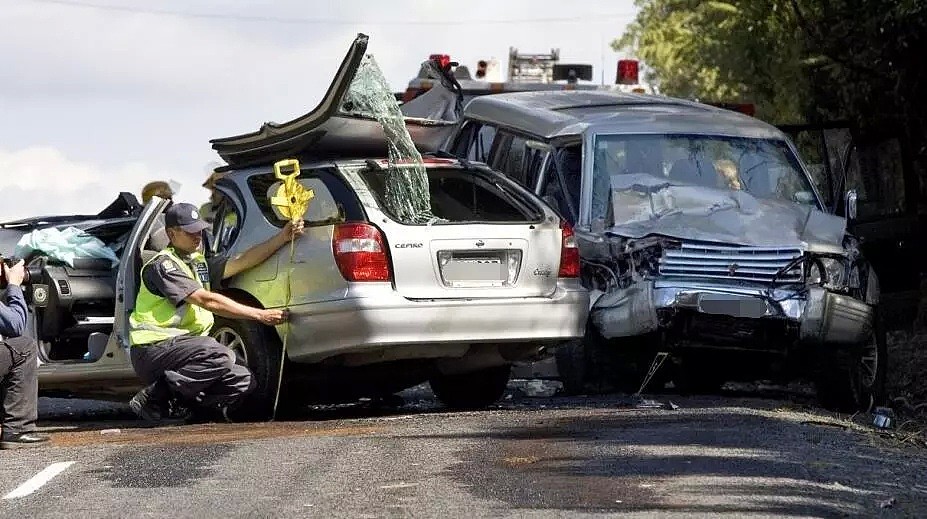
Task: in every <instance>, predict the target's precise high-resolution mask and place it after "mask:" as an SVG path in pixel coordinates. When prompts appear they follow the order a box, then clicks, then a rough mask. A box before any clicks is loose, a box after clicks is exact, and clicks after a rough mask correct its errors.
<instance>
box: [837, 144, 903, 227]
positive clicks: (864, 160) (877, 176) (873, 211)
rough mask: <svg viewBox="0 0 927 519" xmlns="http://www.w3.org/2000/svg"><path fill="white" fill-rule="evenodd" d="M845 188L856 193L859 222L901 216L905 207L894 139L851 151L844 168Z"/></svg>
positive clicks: (899, 165)
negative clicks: (845, 176)
mask: <svg viewBox="0 0 927 519" xmlns="http://www.w3.org/2000/svg"><path fill="white" fill-rule="evenodd" d="M847 187H848V188H849V189H855V190H856V192H857V196H858V198H857V214H858V217H859V219H861V220H866V219H871V218H878V217H882V216H891V215H896V214H901V213H904V212H905V210H906V209H907V204H906V201H905V186H904V168H903V165H902V163H901V144H900V143H899V141H898V139H889V140H886V141H882V142H879V143H877V144H875V145H867V146H860V147H857V148H856V149H854V150H853V152H852V153H851V154H850V160H849V164H848V165H847Z"/></svg>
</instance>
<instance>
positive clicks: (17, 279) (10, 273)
mask: <svg viewBox="0 0 927 519" xmlns="http://www.w3.org/2000/svg"><path fill="white" fill-rule="evenodd" d="M25 265H26V264H25V262H23V260H19V262H18V263H16V264H15V265H13V266H12V267H7V266H6V263H3V274H4V275H5V276H6V282H7V283H9V284H10V285H22V284H23V281H24V280H25V279H26V266H25Z"/></svg>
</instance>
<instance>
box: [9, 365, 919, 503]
mask: <svg viewBox="0 0 927 519" xmlns="http://www.w3.org/2000/svg"><path fill="white" fill-rule="evenodd" d="M524 386H525V385H524V383H520V384H516V385H513V388H512V390H511V391H510V394H509V395H507V397H506V399H505V400H504V401H503V402H502V403H501V404H499V405H498V406H495V407H494V408H493V409H490V410H487V411H482V412H466V413H448V412H445V411H444V410H443V409H441V407H440V406H439V405H438V404H437V403H436V402H435V401H434V399H433V397H432V396H431V395H430V393H429V392H428V391H427V389H425V388H418V389H416V390H413V391H410V392H407V393H405V394H404V398H405V400H404V402H403V403H402V404H401V405H398V407H397V406H396V405H395V404H394V407H379V406H375V405H373V404H370V403H361V404H355V405H352V406H339V407H316V408H312V409H310V410H308V411H307V413H306V415H305V416H304V417H301V418H300V421H289V422H274V423H260V424H208V425H195V426H192V425H191V426H168V427H158V428H142V427H140V423H139V422H137V421H135V420H133V419H132V416H131V414H129V413H128V410H127V408H126V407H125V406H122V405H112V404H105V403H94V402H82V401H64V400H48V399H42V403H41V412H42V417H43V421H42V426H43V429H45V430H47V431H49V432H51V434H52V435H53V445H52V446H51V447H48V448H45V449H41V450H32V451H0V460H2V462H0V494H2V495H6V496H8V497H6V498H3V499H0V517H66V518H71V519H72V518H77V517H94V518H108V517H132V518H141V517H164V516H173V517H196V518H200V519H202V518H207V517H283V516H286V517H310V516H311V517H503V516H512V517H516V516H517V517H562V516H571V517H573V516H582V515H587V514H588V515H600V514H605V515H621V516H624V517H636V516H641V517H654V516H658V517H667V516H669V517H673V516H686V517H691V516H704V517H718V516H723V515H730V516H744V515H751V516H756V517H762V516H769V517H792V516H813V517H842V516H865V517H879V516H883V517H917V516H922V514H923V513H924V512H923V511H924V510H927V450H924V449H923V448H919V447H915V446H913V445H911V444H910V443H907V444H902V443H901V442H900V441H898V440H897V439H894V440H893V439H889V438H885V437H883V436H880V435H879V434H877V433H876V432H875V431H874V430H873V429H871V428H869V427H866V426H865V425H854V424H853V423H852V422H848V421H846V420H843V419H839V418H837V417H834V416H832V415H829V414H827V413H824V412H821V411H817V410H814V409H813V408H810V407H809V406H807V405H806V403H805V401H804V400H803V399H802V398H801V397H800V396H799V397H797V398H795V397H786V398H777V399H768V398H757V396H756V395H750V394H746V395H745V394H727V395H724V396H713V397H699V398H695V397H690V398H682V397H677V396H668V395H661V396H660V397H659V400H660V401H667V400H671V401H672V402H673V403H675V404H677V405H678V406H679V408H678V409H666V408H662V409H641V408H637V407H635V406H634V405H633V404H634V402H632V401H631V400H629V399H628V398H623V397H618V396H614V397H595V398H592V397H590V398H561V397H549V396H543V392H544V391H547V390H548V389H550V388H549V387H547V386H543V387H533V386H534V385H529V386H532V387H529V388H528V389H524ZM526 392H527V393H528V394H529V395H534V396H527V395H526V394H525V393H526ZM548 392H549V391H548ZM538 395H541V396H538ZM760 396H766V395H760ZM796 400H797V403H796ZM37 475H39V476H37ZM36 477H38V481H37V480H36V479H34V478H36ZM30 479H31V481H32V483H31V484H26V485H25V487H24V483H26V482H27V481H28V480H30ZM39 483H41V484H39ZM33 487H35V488H33ZM17 489H18V491H19V492H18V494H16V495H19V494H24V493H26V492H27V491H29V490H32V492H31V493H26V494H25V495H21V496H19V497H16V495H14V496H13V497H11V496H9V494H8V493H10V492H14V491H15V490H17Z"/></svg>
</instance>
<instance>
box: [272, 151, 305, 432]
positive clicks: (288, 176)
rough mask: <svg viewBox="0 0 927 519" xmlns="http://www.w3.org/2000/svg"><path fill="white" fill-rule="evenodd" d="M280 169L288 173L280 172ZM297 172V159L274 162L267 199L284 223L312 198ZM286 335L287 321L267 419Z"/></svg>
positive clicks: (287, 306) (294, 217) (293, 218)
mask: <svg viewBox="0 0 927 519" xmlns="http://www.w3.org/2000/svg"><path fill="white" fill-rule="evenodd" d="M284 170H290V172H289V173H284ZM299 175H300V169H299V160H297V159H285V160H280V161H277V162H275V163H274V176H276V177H277V178H278V179H279V180H281V181H282V183H281V184H280V186H279V187H278V188H277V192H276V193H275V194H274V195H272V196H271V197H270V203H271V205H273V206H274V207H276V208H277V211H279V212H280V215H281V217H282V218H281V219H283V220H288V221H290V222H293V223H294V224H295V223H296V222H298V221H300V220H302V219H303V216H304V215H305V214H306V210H308V209H309V201H310V200H312V199H313V198H315V193H314V192H313V191H312V190H311V189H307V188H305V187H303V185H302V183H300V181H299ZM294 242H295V237H294V236H293V235H290V263H289V266H288V267H287V275H286V302H285V303H284V305H283V308H284V310H283V311H284V312H289V309H290V296H291V288H290V280H291V278H292V276H293V258H294V254H295V251H296V250H295V247H294ZM289 336H290V320H289V319H287V320H286V321H285V322H284V329H283V341H282V342H283V344H282V349H281V351H280V372H279V374H278V376H277V392H276V394H275V395H274V409H273V414H271V420H275V419H276V418H277V405H278V404H279V403H280V390H281V388H282V387H283V362H284V360H286V345H287V339H288V338H289Z"/></svg>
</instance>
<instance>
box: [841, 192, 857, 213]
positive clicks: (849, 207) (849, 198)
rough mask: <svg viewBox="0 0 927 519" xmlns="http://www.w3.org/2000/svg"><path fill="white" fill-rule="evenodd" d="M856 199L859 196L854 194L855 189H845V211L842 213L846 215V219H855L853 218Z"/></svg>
mask: <svg viewBox="0 0 927 519" xmlns="http://www.w3.org/2000/svg"><path fill="white" fill-rule="evenodd" d="M858 199H859V196H858V195H857V194H856V190H855V189H851V190H849V191H847V195H846V199H845V201H846V206H845V209H846V211H845V213H844V214H845V215H846V217H847V220H855V219H856V203H857V200H858Z"/></svg>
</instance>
